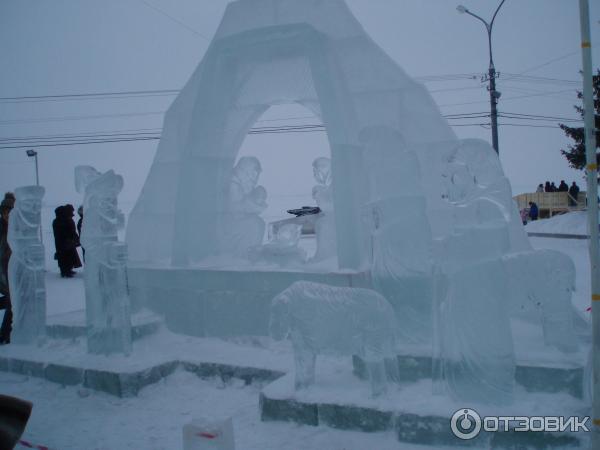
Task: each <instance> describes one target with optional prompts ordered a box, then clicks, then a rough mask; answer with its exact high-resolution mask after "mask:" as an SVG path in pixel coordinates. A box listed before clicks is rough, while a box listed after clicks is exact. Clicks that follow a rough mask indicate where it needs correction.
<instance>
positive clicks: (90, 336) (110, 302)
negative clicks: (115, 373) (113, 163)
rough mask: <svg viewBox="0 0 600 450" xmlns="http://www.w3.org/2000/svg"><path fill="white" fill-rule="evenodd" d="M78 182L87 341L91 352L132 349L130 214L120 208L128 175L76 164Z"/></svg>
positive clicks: (107, 352) (123, 351)
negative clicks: (124, 233) (125, 238)
mask: <svg viewBox="0 0 600 450" xmlns="http://www.w3.org/2000/svg"><path fill="white" fill-rule="evenodd" d="M75 186H76V188H77V190H78V192H80V193H82V192H84V200H83V209H84V211H85V216H84V219H83V226H82V232H81V244H82V246H83V247H84V248H85V257H86V261H85V270H84V281H85V301H86V322H87V345H88V352H90V353H103V354H109V353H115V352H120V353H125V354H129V353H130V352H131V317H130V310H129V297H128V293H127V274H126V263H127V245H126V244H124V243H122V242H119V239H118V235H117V232H118V230H119V229H121V228H123V226H124V224H125V218H124V216H123V213H122V212H121V211H120V210H119V209H118V206H117V195H118V194H119V192H121V189H123V177H121V176H120V175H117V174H115V173H114V172H113V171H112V170H109V171H108V172H105V173H102V174H101V173H99V172H98V171H96V170H95V169H94V168H93V167H90V166H78V167H76V168H75Z"/></svg>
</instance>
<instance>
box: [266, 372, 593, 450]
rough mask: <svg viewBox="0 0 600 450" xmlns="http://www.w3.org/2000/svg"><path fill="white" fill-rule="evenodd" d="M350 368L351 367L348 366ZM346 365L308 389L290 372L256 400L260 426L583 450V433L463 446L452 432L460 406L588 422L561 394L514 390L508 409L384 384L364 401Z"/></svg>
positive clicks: (509, 435)
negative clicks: (276, 424)
mask: <svg viewBox="0 0 600 450" xmlns="http://www.w3.org/2000/svg"><path fill="white" fill-rule="evenodd" d="M348 364H349V365H351V363H350V362H348ZM350 371H351V368H349V367H345V368H344V364H339V365H338V366H337V367H336V366H331V365H326V366H325V367H323V368H321V369H319V363H317V375H316V378H317V381H316V383H315V385H313V386H310V387H309V388H306V389H302V390H298V391H296V390H295V389H294V375H293V372H290V373H288V374H287V375H285V376H284V377H282V378H279V379H278V380H276V381H274V382H273V383H271V384H269V385H268V386H266V387H265V388H264V389H263V390H262V392H261V394H260V402H259V405H260V406H259V407H260V414H261V419H262V420H263V421H286V422H295V423H299V424H303V425H311V426H323V425H324V426H329V427H332V428H337V429H343V430H355V431H362V432H392V433H394V435H395V436H396V438H397V439H398V441H400V442H405V443H413V444H422V445H431V446H469V447H473V448H495V449H515V448H561V449H563V448H579V447H581V448H583V447H582V446H583V445H584V443H585V442H587V441H586V439H587V438H588V436H587V433H568V432H563V433H542V432H535V433H533V432H531V433H524V432H514V431H512V432H511V431H509V432H496V433H486V432H482V433H481V434H480V435H479V436H478V437H477V438H475V439H472V440H470V441H463V440H461V439H458V438H457V437H455V436H454V435H453V434H452V432H451V428H450V418H451V417H452V415H453V414H454V413H455V412H456V411H458V410H460V409H464V408H472V409H474V410H476V411H477V412H478V413H479V414H480V416H481V417H484V416H513V417H514V416H525V415H528V416H550V415H559V416H579V417H584V416H587V415H588V413H589V411H588V410H587V409H586V408H587V405H586V403H585V402H584V401H583V400H581V399H578V398H576V397H574V396H572V395H570V394H569V393H567V392H560V393H553V394H550V393H545V392H528V391H527V390H526V389H524V388H523V387H520V386H518V387H517V393H516V395H515V400H514V402H513V403H512V404H510V405H506V406H498V407H496V406H490V405H485V404H480V405H477V404H469V405H466V404H464V402H455V401H453V400H452V399H450V398H449V397H448V396H447V395H439V396H438V395H433V394H432V380H431V378H420V379H418V380H417V381H406V382H402V383H400V384H390V385H389V386H388V391H387V393H385V394H383V395H381V396H380V397H378V398H371V397H370V390H369V384H368V383H366V382H364V381H361V380H359V379H358V378H357V377H353V376H352V375H351V374H350Z"/></svg>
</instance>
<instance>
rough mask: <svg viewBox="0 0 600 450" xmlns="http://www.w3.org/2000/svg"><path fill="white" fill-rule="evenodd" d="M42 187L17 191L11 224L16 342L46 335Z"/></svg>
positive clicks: (10, 277) (10, 271) (10, 265)
mask: <svg viewBox="0 0 600 450" xmlns="http://www.w3.org/2000/svg"><path fill="white" fill-rule="evenodd" d="M44 193H45V189H44V188H43V187H41V186H24V187H19V188H17V189H15V197H16V203H15V207H14V209H13V210H12V211H11V213H10V218H9V221H8V244H9V245H10V248H11V249H12V255H11V257H10V261H9V263H8V280H9V286H10V295H11V301H12V305H13V335H12V341H13V342H14V343H18V344H31V343H38V344H39V343H41V341H43V339H44V337H45V335H46V286H45V278H44V277H45V274H44V246H43V245H42V243H41V242H40V223H41V210H42V197H43V196H44Z"/></svg>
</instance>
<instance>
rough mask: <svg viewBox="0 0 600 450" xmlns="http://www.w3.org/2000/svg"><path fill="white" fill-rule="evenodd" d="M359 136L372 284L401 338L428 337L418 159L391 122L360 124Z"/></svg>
mask: <svg viewBox="0 0 600 450" xmlns="http://www.w3.org/2000/svg"><path fill="white" fill-rule="evenodd" d="M361 141H362V143H363V145H364V147H365V163H366V165H367V168H368V172H369V174H370V177H369V186H370V187H369V193H370V198H371V201H370V203H368V204H367V207H366V208H365V219H366V221H367V222H368V223H369V228H370V230H371V236H372V247H373V261H372V267H371V276H372V279H373V286H374V288H375V289H376V290H377V291H378V292H379V293H380V294H382V295H383V296H384V297H385V298H386V299H387V300H388V301H389V302H390V303H391V305H392V306H393V308H394V311H395V312H396V318H397V320H398V339H399V341H400V342H401V343H409V344H427V343H431V334H432V328H431V320H432V318H431V313H432V295H433V291H432V286H433V279H432V267H433V262H432V237H431V229H430V227H429V221H428V218H427V214H426V200H425V197H424V195H423V191H422V187H421V181H420V180H421V177H420V173H421V170H420V165H419V161H418V159H417V157H416V156H415V154H414V153H413V152H410V151H407V149H406V143H405V141H404V139H403V138H402V136H401V135H400V134H399V133H398V132H397V131H395V130H394V129H392V128H389V127H371V128H369V129H365V130H363V132H362V134H361Z"/></svg>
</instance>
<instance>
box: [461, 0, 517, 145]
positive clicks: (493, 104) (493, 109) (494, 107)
mask: <svg viewBox="0 0 600 450" xmlns="http://www.w3.org/2000/svg"><path fill="white" fill-rule="evenodd" d="M505 1H506V0H502V1H501V2H500V4H499V5H498V8H496V12H494V16H493V17H492V20H491V21H490V23H487V21H485V20H484V19H482V18H481V17H479V16H478V15H477V14H473V13H472V12H471V11H469V10H468V9H467V8H465V7H464V6H463V5H458V6H457V7H456V10H457V11H458V12H459V13H461V14H468V15H470V16H472V17H475V18H476V19H477V20H480V21H481V22H483V24H484V25H485V29H486V31H487V35H488V49H489V53H490V64H489V67H488V73H487V75H486V76H484V77H482V79H481V82H482V83H483V82H485V81H489V82H490V84H489V86H488V91H489V93H490V116H491V120H492V147H494V150H495V151H496V154H498V155H499V154H500V147H499V145H498V99H499V98H500V95H501V94H500V92H498V91H497V90H496V78H497V77H498V73H497V72H496V67H495V66H494V58H493V56H492V28H493V27H494V21H495V20H496V16H497V15H498V11H500V8H502V5H503V4H504V2H505Z"/></svg>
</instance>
